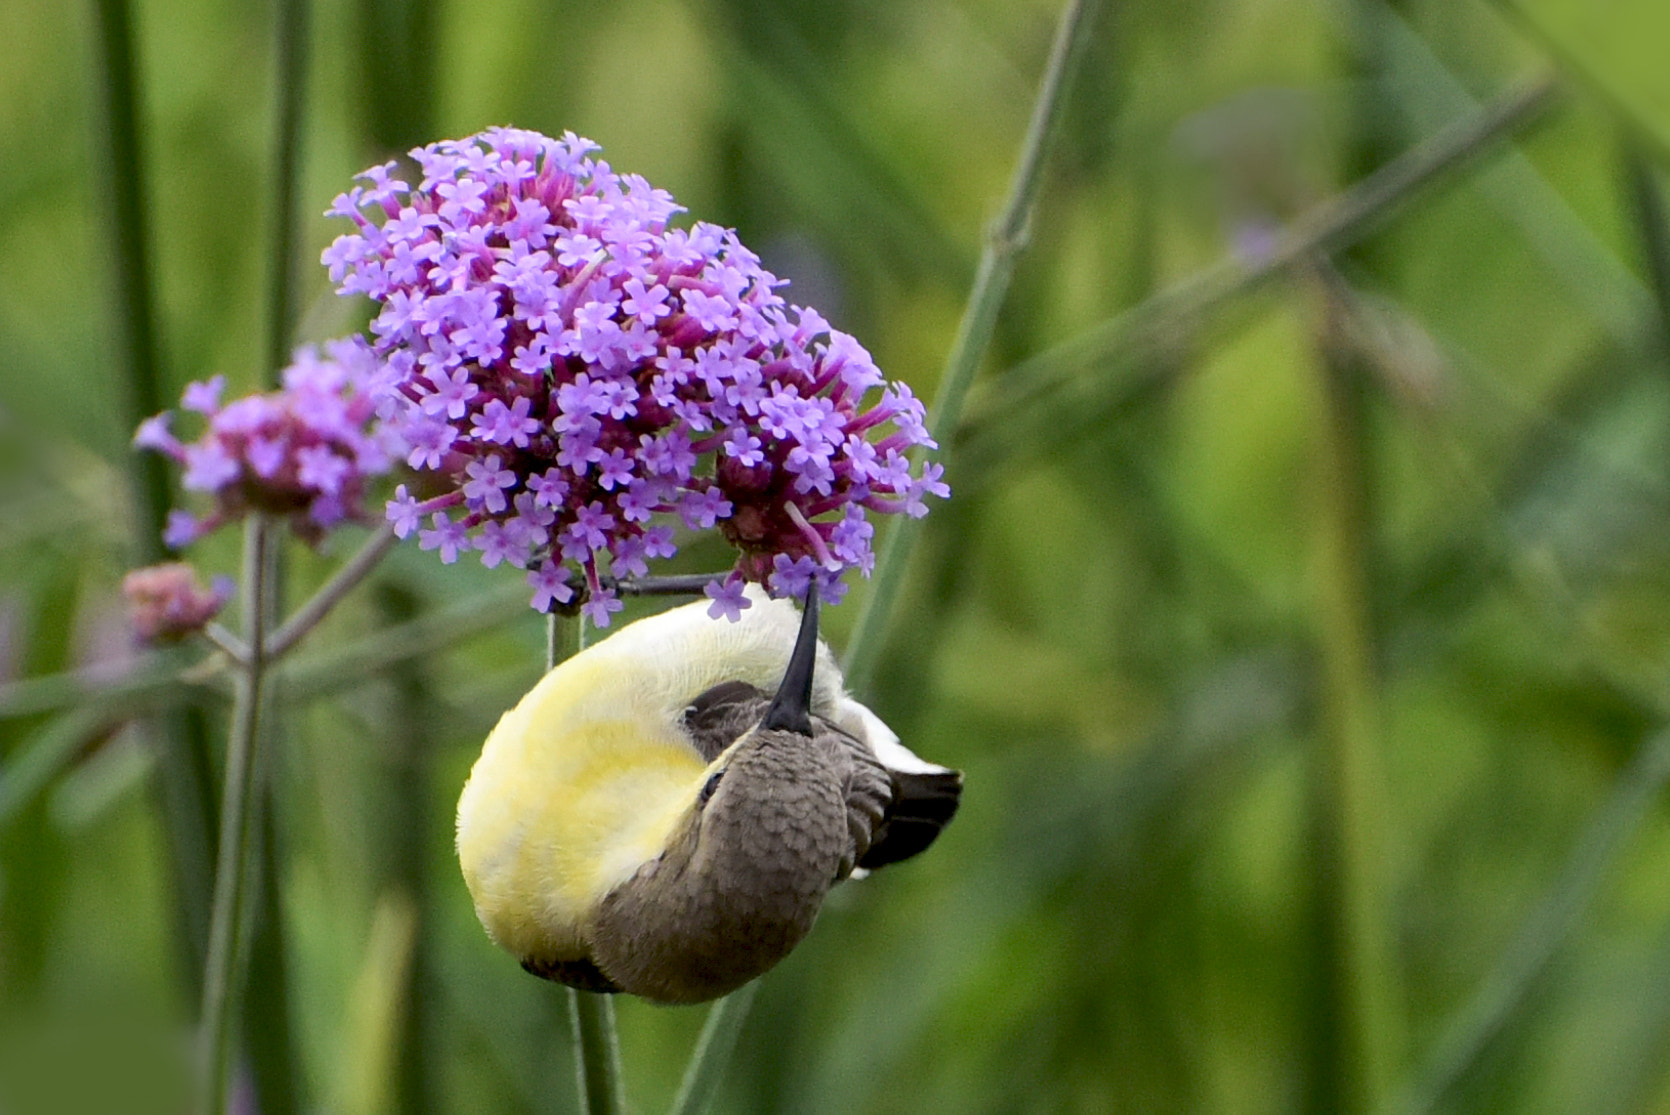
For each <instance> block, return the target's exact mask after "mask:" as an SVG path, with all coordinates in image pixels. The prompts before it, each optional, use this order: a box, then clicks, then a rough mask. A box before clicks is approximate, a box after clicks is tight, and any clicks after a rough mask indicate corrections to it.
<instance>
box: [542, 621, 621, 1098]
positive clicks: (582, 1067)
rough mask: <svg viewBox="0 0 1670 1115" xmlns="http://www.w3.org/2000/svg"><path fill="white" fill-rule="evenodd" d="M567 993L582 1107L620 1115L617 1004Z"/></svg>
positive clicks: (548, 652)
mask: <svg viewBox="0 0 1670 1115" xmlns="http://www.w3.org/2000/svg"><path fill="white" fill-rule="evenodd" d="M585 649H586V618H585V617H584V616H576V617H574V650H575V653H579V652H580V651H582V650H585ZM558 661H560V656H559V653H558V644H557V616H556V613H555V612H553V613H552V614H551V615H550V616H549V617H547V619H546V623H545V668H546V669H547V670H551V669H554V668H555V667H556V665H557V663H558ZM567 991H568V1017H569V1021H570V1022H571V1023H572V1025H573V1027H574V1077H575V1082H576V1083H577V1084H578V1086H579V1089H580V1107H581V1109H582V1110H584V1111H585V1112H586V1115H619V1113H620V1112H623V1111H625V1110H626V1091H625V1086H624V1083H623V1081H622V1074H621V1069H620V1039H619V1038H618V1037H617V1036H616V1033H615V1002H614V1000H613V999H612V998H610V997H609V996H608V995H594V994H592V993H591V992H589V991H576V990H575V989H574V988H572V987H570V988H568V989H567Z"/></svg>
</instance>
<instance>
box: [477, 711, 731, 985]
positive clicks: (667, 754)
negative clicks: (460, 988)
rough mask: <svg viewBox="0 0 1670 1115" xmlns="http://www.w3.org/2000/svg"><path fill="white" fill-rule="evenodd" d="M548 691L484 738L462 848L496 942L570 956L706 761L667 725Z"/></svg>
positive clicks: (682, 804) (654, 842) (673, 819)
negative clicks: (582, 711)
mask: <svg viewBox="0 0 1670 1115" xmlns="http://www.w3.org/2000/svg"><path fill="white" fill-rule="evenodd" d="M551 696H552V695H551V694H549V693H546V694H541V692H540V689H539V688H538V687H536V689H535V690H534V692H532V693H530V694H529V695H528V697H527V698H525V699H524V700H523V702H522V703H521V704H520V705H518V706H517V707H516V708H515V709H512V710H511V711H510V712H508V713H506V714H505V715H504V717H503V718H502V719H501V720H500V721H499V725H498V727H497V728H495V729H494V730H493V733H492V734H491V735H490V736H488V738H487V743H486V744H485V745H484V746H483V748H482V753H481V757H480V758H479V759H478V760H477V761H476V764H475V768H474V769H473V770H472V771H471V772H470V779H469V781H468V783H466V785H465V787H464V793H463V795H462V797H460V799H459V802H458V858H459V862H460V864H461V865H462V867H463V870H464V880H465V883H466V884H467V885H468V886H469V889H470V895H471V897H472V898H473V899H474V900H475V907H476V913H477V915H478V916H479V917H480V918H481V922H482V925H483V926H485V927H486V929H487V932H488V934H489V936H491V937H492V938H493V940H494V941H496V942H498V944H500V945H501V946H503V947H504V948H505V949H508V950H509V951H510V952H512V953H513V954H515V955H517V956H519V957H524V958H527V957H535V958H553V959H571V958H574V957H577V956H580V955H583V954H584V946H583V943H582V933H583V930H584V926H585V923H586V920H587V917H588V915H589V914H590V912H591V911H592V910H593V909H594V908H595V907H596V905H597V903H598V902H599V901H601V900H602V898H603V896H604V895H606V894H607V893H608V892H609V891H610V890H612V889H614V887H616V886H618V885H619V884H620V883H622V882H624V881H625V880H626V879H628V878H630V877H631V875H632V873H633V872H634V871H636V870H637V868H638V867H639V866H640V865H641V864H643V863H644V862H646V861H647V860H650V859H653V858H654V857H655V856H656V855H658V854H660V852H661V850H662V849H663V848H665V847H666V844H667V839H668V836H669V834H670V833H671V832H672V831H673V828H674V826H675V824H676V823H677V821H678V819H679V817H680V816H681V815H682V814H683V813H684V812H685V811H686V810H688V809H690V808H691V807H692V805H693V803H694V801H695V796H696V792H697V790H698V789H699V787H700V786H701V783H702V779H703V772H704V770H705V764H704V763H703V762H702V760H701V757H700V756H699V755H698V754H697V753H696V752H695V750H694V749H693V748H692V747H691V746H690V745H689V744H688V743H686V742H685V741H684V740H683V739H682V738H680V737H679V736H678V735H677V734H676V733H675V732H674V731H673V729H672V726H671V725H670V724H668V725H665V726H662V725H658V724H652V723H646V722H644V721H642V720H619V719H615V720H581V721H580V722H578V723H576V722H574V720H575V718H574V717H572V716H568V715H561V714H560V712H559V710H558V709H555V708H553V707H551V706H552V702H551V700H550V699H549V698H550V697H551ZM559 703H560V702H559Z"/></svg>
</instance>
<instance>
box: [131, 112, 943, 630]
mask: <svg viewBox="0 0 1670 1115" xmlns="http://www.w3.org/2000/svg"><path fill="white" fill-rule="evenodd" d="M597 151H598V148H597V147H596V145H594V144H592V143H590V142H589V141H587V140H584V139H581V138H579V137H577V136H575V135H573V134H572V133H570V134H567V135H565V136H563V138H561V139H551V138H548V137H546V136H543V135H539V134H537V133H534V132H526V131H518V130H514V129H508V128H496V129H492V130H490V131H487V132H483V133H481V134H480V135H476V136H471V137H469V138H467V139H463V140H455V141H447V142H442V143H436V144H432V145H430V146H428V147H424V148H420V149H418V150H416V151H413V152H412V157H413V159H414V160H415V161H416V163H417V165H418V168H419V170H420V171H421V172H422V179H421V180H420V182H419V183H418V185H417V186H416V187H415V188H414V187H412V186H411V185H409V184H407V183H405V182H402V181H399V180H397V179H395V178H393V177H392V176H391V174H390V170H391V168H392V164H390V165H389V166H385V167H379V168H374V169H373V170H371V171H367V172H366V173H365V174H364V175H362V176H361V179H362V180H363V182H364V184H363V185H359V186H356V187H355V188H354V189H353V190H351V191H350V192H349V193H347V194H345V195H343V196H342V197H340V198H338V199H337V204H336V205H335V206H334V207H333V209H332V211H331V212H332V214H333V215H336V216H342V217H347V218H348V219H350V220H352V221H353V222H354V223H355V225H356V226H357V227H356V229H355V231H353V232H349V233H347V234H345V235H343V236H340V237H338V238H337V240H336V242H335V243H333V244H332V245H331V247H330V248H329V249H328V250H327V251H326V252H325V254H324V262H325V264H326V265H327V266H328V267H329V268H330V272H331V277H332V279H333V280H334V281H335V282H336V283H337V284H338V287H339V290H340V291H341V292H342V293H343V294H366V295H368V296H370V297H371V298H372V299H373V300H374V301H376V302H378V303H380V304H381V309H380V311H379V312H378V314H377V317H376V320H375V321H373V322H372V325H371V332H372V334H373V335H374V337H375V338H376V340H375V342H374V349H375V352H376V354H377V356H378V357H380V358H381V359H382V360H383V361H385V364H386V367H387V369H388V374H387V375H386V376H385V378H384V379H383V380H382V381H381V383H382V386H383V393H382V395H381V397H380V402H379V412H380V414H381V416H382V417H383V419H384V420H385V421H386V422H387V423H388V424H389V425H390V426H391V427H392V428H393V429H394V430H395V431H397V432H398V434H399V435H400V436H401V438H402V439H403V440H404V442H405V443H406V445H407V446H408V456H407V463H408V464H409V465H411V467H413V468H415V469H419V470H423V471H428V472H433V473H438V474H439V477H440V479H441V481H442V484H443V486H444V488H445V489H446V490H447V493H448V494H446V495H443V496H441V497H439V498H437V499H432V500H430V501H428V502H426V503H424V504H422V505H421V506H419V505H414V504H413V503H412V502H411V500H410V499H409V498H406V499H397V500H396V501H395V502H394V503H392V504H391V505H390V508H389V514H390V516H391V517H392V518H394V519H395V521H396V522H397V523H398V524H400V526H401V527H402V528H403V529H405V530H407V531H409V530H410V529H412V527H413V526H414V525H415V524H416V523H417V522H418V518H417V517H418V515H420V514H423V513H428V512H430V511H435V512H437V513H438V512H440V511H442V510H447V511H450V512H457V513H458V514H457V517H456V518H455V517H453V515H451V514H449V515H447V516H445V518H444V524H443V522H442V521H441V520H437V521H436V528H435V530H434V531H431V532H420V537H422V538H423V539H425V542H426V544H427V545H430V546H432V547H434V548H440V549H441V551H442V556H443V558H455V557H456V556H457V554H458V553H460V552H463V551H465V550H475V551H478V552H479V553H480V554H481V556H482V560H483V561H487V562H489V563H490V564H498V563H500V562H507V563H509V564H511V565H514V566H516V567H518V568H523V569H529V570H532V571H533V572H531V573H530V574H529V575H528V576H529V583H530V585H531V587H533V589H534V605H535V606H536V607H539V608H541V609H542V610H543V609H547V608H549V607H551V606H552V605H553V604H563V603H568V602H569V601H570V599H571V598H572V597H573V596H574V595H575V594H576V593H578V592H580V591H582V590H583V592H584V594H585V595H586V598H587V601H588V603H587V613H588V615H590V616H591V617H592V618H593V619H594V620H595V621H597V622H598V623H599V624H600V625H601V624H604V623H606V622H607V621H608V617H609V613H610V612H611V611H613V610H615V608H616V607H618V602H615V601H614V600H613V597H612V595H611V594H609V593H608V591H607V588H606V586H605V585H604V583H603V580H602V578H604V577H606V576H611V575H617V576H618V575H619V574H620V573H621V572H622V571H635V570H638V569H641V568H643V567H644V559H645V558H647V557H668V556H671V555H672V553H674V552H675V551H676V546H675V545H674V544H673V542H672V531H671V529H670V527H669V526H668V524H670V523H682V524H683V525H684V526H685V527H686V528H687V529H690V530H707V529H713V528H715V527H716V528H717V529H719V530H720V531H721V532H722V533H723V534H724V536H725V538H726V539H727V540H728V541H730V542H731V543H732V544H733V545H734V546H736V547H737V549H738V550H740V551H741V555H740V557H739V558H738V561H737V564H736V567H735V569H734V571H733V574H732V576H731V577H728V578H726V581H725V583H724V584H723V585H721V584H717V583H716V584H715V585H714V586H713V591H712V592H711V593H710V595H714V594H718V595H716V596H715V599H716V601H718V604H717V607H718V609H719V610H721V611H723V612H725V613H726V614H731V615H733V616H734V615H735V614H736V613H735V609H734V608H733V607H731V605H732V603H733V602H734V600H735V598H736V596H737V594H738V593H739V592H740V585H741V583H742V581H743V580H751V581H759V582H762V583H765V584H766V585H767V587H768V588H770V589H772V590H773V591H774V592H778V593H779V594H781V593H785V592H788V591H791V590H793V589H795V588H799V589H800V590H802V591H803V590H804V586H805V584H806V583H808V581H809V579H810V578H811V577H814V576H815V577H816V578H817V579H818V581H819V583H820V585H822V586H824V587H825V589H826V590H828V591H827V595H826V598H827V599H831V600H833V599H838V596H839V589H838V588H837V587H836V584H837V582H838V581H839V579H840V577H841V576H842V575H843V574H844V573H845V571H846V570H847V569H850V568H854V567H857V568H859V569H861V570H862V571H864V572H865V573H868V571H869V568H870V565H871V564H872V562H873V557H872V555H871V553H870V548H869V538H870V533H869V532H868V531H866V530H860V529H858V528H856V527H855V526H854V525H853V518H854V516H856V517H857V518H858V519H859V520H860V521H862V520H863V517H864V512H865V511H882V512H893V511H908V512H910V513H911V514H917V513H919V509H925V504H923V502H922V496H923V495H935V496H943V495H945V494H947V489H946V488H945V487H944V485H943V484H940V483H939V482H938V474H937V473H934V474H931V475H930V474H928V473H925V472H922V471H920V469H919V467H918V466H913V465H912V464H911V462H910V460H909V458H908V454H909V453H910V451H911V450H912V449H914V448H916V447H921V446H925V447H932V446H933V442H932V440H931V439H930V438H929V436H928V434H927V431H926V429H925V428H924V426H923V424H922V406H921V404H920V403H919V402H918V401H917V400H916V399H915V397H914V396H912V395H911V393H910V391H909V389H908V388H905V387H903V386H902V385H892V386H887V387H886V389H885V390H883V391H882V392H881V394H880V397H879V399H878V400H876V401H875V402H874V403H873V404H872V405H870V406H868V407H867V406H865V403H864V399H865V396H866V395H867V394H868V393H869V392H870V391H871V390H872V389H875V388H881V387H883V386H884V385H885V381H884V379H883V377H882V375H881V373H880V372H879V371H877V370H876V367H875V365H874V363H873V362H872V361H871V359H870V355H869V354H868V353H867V352H865V351H864V349H863V347H862V346H860V345H859V344H858V342H857V341H855V340H854V339H853V338H852V337H850V336H848V335H847V334H845V333H842V332H840V331H839V330H836V329H834V328H832V327H831V326H830V325H829V324H828V323H827V322H826V321H824V319H823V318H822V317H821V316H819V315H818V314H817V313H816V311H813V310H810V309H805V308H801V307H796V306H791V305H789V304H788V303H787V302H785V301H784V299H783V298H782V296H781V295H780V294H779V293H778V289H779V288H780V287H781V286H782V285H783V284H782V283H781V281H779V280H778V279H777V278H776V277H775V276H773V275H772V274H771V273H770V272H768V271H766V270H764V269H763V268H762V267H760V264H759V259H758V257H756V256H755V255H754V254H753V253H751V252H750V251H748V249H747V248H745V247H743V245H742V243H741V242H740V241H739V240H738V239H737V238H736V235H735V233H734V232H732V231H730V230H728V229H724V228H720V227H718V226H716V225H711V224H707V223H705V222H696V223H695V224H693V225H692V226H691V227H689V228H688V229H685V228H675V227H670V226H669V225H668V220H669V219H670V218H671V217H672V216H673V215H674V214H676V213H678V212H680V209H679V207H678V206H677V205H676V204H674V202H673V199H672V197H671V196H670V195H668V194H667V193H666V192H665V191H662V190H657V189H654V188H652V187H651V186H650V185H649V184H648V183H647V182H645V181H644V180H643V179H642V178H640V177H638V176H636V175H630V174H626V175H622V174H617V173H615V172H614V171H613V170H611V169H610V167H609V165H608V164H607V163H604V162H602V161H600V160H599V159H597V158H596V157H595V156H596V153H597ZM153 433H154V432H153ZM198 469H199V471H200V472H201V473H202V474H203V475H205V476H210V475H221V474H224V473H226V472H228V466H227V465H226V464H225V463H224V462H223V461H222V460H220V459H219V458H216V457H212V456H211V458H210V459H206V460H204V461H202V462H201V463H200V465H199V466H198ZM866 525H867V524H866ZM779 558H781V559H784V560H785V561H786V562H787V563H788V564H787V565H784V566H779V565H778V564H776V563H777V560H778V559H779Z"/></svg>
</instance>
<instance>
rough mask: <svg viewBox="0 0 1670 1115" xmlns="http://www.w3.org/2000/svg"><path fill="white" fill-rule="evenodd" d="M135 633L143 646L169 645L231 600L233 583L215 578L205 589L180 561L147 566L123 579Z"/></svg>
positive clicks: (193, 572) (222, 578)
mask: <svg viewBox="0 0 1670 1115" xmlns="http://www.w3.org/2000/svg"><path fill="white" fill-rule="evenodd" d="M122 595H123V596H125V597H126V598H127V602H128V611H129V613H130V615H131V617H132V619H133V628H134V633H135V634H136V635H137V636H138V637H139V641H140V642H142V643H172V642H177V641H179V640H180V639H183V638H185V637H186V636H187V635H190V634H192V633H194V632H196V631H201V630H202V629H203V625H204V624H206V623H208V622H209V621H210V620H211V619H213V618H214V617H215V616H216V615H217V614H218V613H219V612H220V610H221V608H223V607H224V606H225V605H226V601H227V600H228V599H230V598H231V596H232V582H231V581H229V580H228V579H226V578H224V577H217V578H216V579H215V584H214V586H213V587H212V588H204V587H203V583H202V581H200V580H198V577H197V570H195V569H193V568H192V567H191V566H190V565H187V564H186V563H185V562H183V561H173V562H168V563H166V564H163V565H148V566H146V567H145V568H143V569H135V570H134V571H133V572H131V573H129V574H128V575H127V576H126V577H124V578H123V579H122Z"/></svg>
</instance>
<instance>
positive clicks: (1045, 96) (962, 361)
mask: <svg viewBox="0 0 1670 1115" xmlns="http://www.w3.org/2000/svg"><path fill="white" fill-rule="evenodd" d="M1100 10H1101V3H1100V2H1099V0H1071V2H1070V3H1068V5H1067V7H1066V10H1065V11H1063V12H1062V13H1061V23H1060V25H1059V26H1058V27H1057V28H1056V33H1055V42H1054V44H1053V46H1052V47H1051V49H1050V59H1049V65H1048V66H1047V67H1046V68H1045V70H1044V80H1043V85H1042V86H1041V87H1040V89H1039V90H1038V100H1037V102H1036V103H1035V104H1034V105H1033V108H1032V119H1031V121H1030V123H1029V124H1028V125H1027V129H1026V138H1025V140H1024V141H1023V142H1022V144H1021V154H1020V161H1019V163H1018V164H1017V165H1016V167H1015V177H1014V179H1013V181H1012V182H1011V184H1010V187H1009V199H1008V201H1007V203H1005V205H1004V207H1003V212H1002V213H1001V215H999V217H998V219H997V220H996V221H995V222H994V223H993V224H992V227H991V230H990V231H989V232H988V233H987V236H986V247H985V251H983V252H982V253H981V255H980V266H979V268H978V270H977V271H976V272H975V276H974V287H973V289H972V290H970V291H969V296H968V305H967V306H966V307H965V308H964V310H963V316H962V321H961V322H960V323H959V324H958V326H957V336H956V339H955V340H954V341H953V342H952V344H951V352H950V354H949V355H948V356H947V357H946V361H945V371H944V373H943V375H941V377H940V381H939V391H938V393H937V394H936V396H935V397H934V404H933V407H932V408H931V409H930V410H929V413H928V432H929V433H930V434H931V435H932V436H933V437H934V438H935V440H937V441H942V442H943V441H946V440H948V439H949V437H950V435H951V433H952V431H954V430H955V429H956V428H957V425H958V423H959V421H960V420H961V418H962V411H963V402H964V400H966V399H967V397H968V389H969V386H970V385H971V384H972V383H973V382H974V373H975V372H976V371H978V370H979V368H980V362H981V360H983V359H984V358H985V355H986V348H987V346H988V345H990V344H991V339H992V332H993V331H994V330H995V329H996V327H997V316H998V313H999V312H1000V311H1001V310H1002V309H1003V302H1004V299H1005V298H1006V297H1007V296H1008V294H1009V281H1010V279H1011V278H1012V277H1013V276H1014V273H1015V263H1016V261H1017V260H1018V259H1019V258H1020V255H1021V252H1022V251H1024V250H1025V248H1026V244H1027V240H1028V237H1029V235H1030V229H1031V225H1032V213H1033V210H1034V209H1035V208H1036V207H1037V204H1038V194H1039V192H1040V190H1041V188H1042V185H1043V173H1044V167H1045V165H1046V164H1047V162H1048V161H1049V155H1050V151H1051V150H1052V149H1053V147H1054V143H1055V139H1056V137H1057V136H1058V135H1059V134H1060V132H1061V119H1062V117H1063V115H1064V114H1065V112H1066V106H1067V91H1068V89H1070V88H1071V87H1072V83H1073V76H1074V74H1075V73H1076V72H1077V70H1078V67H1079V63H1080V62H1081V61H1082V60H1083V58H1084V56H1085V54H1086V52H1087V51H1088V50H1089V46H1090V41H1091V39H1092V37H1093V33H1094V32H1095V29H1096V25H1097V22H1098V19H1097V17H1098V15H1099V14H1100ZM919 455H920V454H919ZM920 531H921V523H920V520H917V519H908V518H907V519H903V520H901V521H899V522H895V523H894V524H893V526H892V527H891V528H890V529H889V530H888V533H887V541H886V542H885V543H884V544H883V545H882V548H881V553H880V554H879V555H877V558H876V569H875V575H874V577H873V578H872V581H873V583H872V585H871V588H870V595H869V596H868V597H867V598H866V599H865V601H864V607H863V610H862V611H860V612H859V613H858V620H857V623H856V624H855V626H854V628H853V633H852V639H851V641H850V642H849V644H848V646H847V659H846V663H845V667H846V675H847V679H848V682H847V683H848V684H849V685H851V686H852V687H853V688H854V689H859V690H862V689H863V688H864V686H865V685H866V683H867V682H868V681H869V678H870V673H871V671H873V670H874V669H875V664H876V660H877V658H878V657H879V656H880V654H881V635H882V632H884V631H886V629H887V622H888V619H889V617H890V616H891V614H892V611H893V602H894V600H895V598H896V597H897V596H898V592H899V585H900V582H901V581H902V579H903V577H902V574H903V572H904V565H905V562H906V561H907V560H908V559H909V557H910V551H911V549H912V548H913V547H914V546H915V544H916V538H917V535H918V534H919V533H920Z"/></svg>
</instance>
